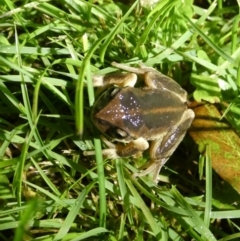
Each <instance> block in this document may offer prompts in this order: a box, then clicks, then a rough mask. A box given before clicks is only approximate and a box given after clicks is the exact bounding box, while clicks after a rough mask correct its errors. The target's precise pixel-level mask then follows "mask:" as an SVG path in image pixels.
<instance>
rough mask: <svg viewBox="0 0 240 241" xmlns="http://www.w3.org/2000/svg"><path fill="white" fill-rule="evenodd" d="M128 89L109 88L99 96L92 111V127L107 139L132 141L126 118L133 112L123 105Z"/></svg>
mask: <svg viewBox="0 0 240 241" xmlns="http://www.w3.org/2000/svg"><path fill="white" fill-rule="evenodd" d="M128 88H129V87H126V88H120V87H116V86H112V87H110V88H109V89H107V90H105V91H104V92H103V93H102V94H101V95H100V96H99V98H98V99H97V100H96V102H95V103H94V105H93V109H92V121H93V123H94V125H95V126H96V127H97V128H98V129H99V130H100V131H101V132H102V133H103V134H104V135H106V136H107V137H109V138H111V139H114V140H118V141H121V142H128V141H130V140H132V139H133V137H132V135H131V130H130V128H131V127H130V126H129V125H128V124H127V123H128V121H129V120H127V116H130V115H129V112H132V111H133V110H132V109H131V108H130V107H128V106H126V104H124V97H125V95H126V91H127V89H128ZM127 105H128V104H127Z"/></svg>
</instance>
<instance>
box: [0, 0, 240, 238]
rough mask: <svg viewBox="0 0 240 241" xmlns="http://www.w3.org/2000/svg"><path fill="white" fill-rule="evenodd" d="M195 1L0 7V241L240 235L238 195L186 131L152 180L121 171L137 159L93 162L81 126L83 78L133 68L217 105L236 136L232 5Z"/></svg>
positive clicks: (85, 125)
mask: <svg viewBox="0 0 240 241" xmlns="http://www.w3.org/2000/svg"><path fill="white" fill-rule="evenodd" d="M199 2H202V1H195V2H194V3H193V2H192V1H190V0H188V1H180V0H174V1H167V0H162V1H160V2H159V4H157V5H156V6H155V7H142V6H141V5H140V4H139V3H138V2H137V1H136V2H132V4H123V3H121V2H112V1H110V0H109V1H100V0H99V1H88V2H87V1H82V0H76V1H69V0H61V1H35V2H30V1H29V2H28V1H18V2H16V1H10V0H6V1H2V4H1V6H0V10H1V12H0V29H1V34H0V53H1V55H0V63H1V65H0V72H1V75H0V110H1V113H0V139H1V146H0V160H1V162H0V197H1V201H0V207H1V208H0V217H1V218H0V239H1V240H4V241H5V240H14V241H18V240H38V241H40V240H41V241H47V240H49V241H50V240H54V241H56V240H72V241H73V240H74V241H77V240H174V241H180V240H199V241H204V240H206V241H214V240H219V241H220V240H221V241H226V240H238V239H239V237H240V226H239V225H240V223H239V217H240V207H239V194H238V193H237V192H236V191H235V190H234V189H233V188H232V187H231V185H229V184H228V183H226V182H225V181H223V180H222V179H221V178H220V177H219V176H218V175H217V174H216V173H215V172H214V171H212V167H211V161H212V158H213V157H212V153H211V147H210V146H209V145H205V146H204V147H203V148H202V150H203V152H201V153H199V152H198V147H197V145H196V144H195V143H193V141H192V140H191V138H190V137H189V136H186V138H185V139H184V141H183V142H182V143H181V145H180V148H178V149H177V150H176V152H175V153H174V155H173V156H172V157H171V160H170V161H169V162H168V163H167V164H166V167H165V168H163V170H162V171H161V173H160V176H159V178H160V182H159V184H158V185H155V184H154V183H153V182H152V180H151V178H150V177H148V176H147V177H142V178H139V179H134V178H132V175H131V174H132V172H135V171H136V170H137V169H136V168H137V166H139V165H140V162H143V161H146V159H147V154H146V156H145V155H144V156H143V158H142V159H141V158H139V159H138V160H134V159H132V158H129V159H118V160H104V159H103V158H102V155H101V141H100V139H99V134H96V133H97V131H96V130H95V129H94V127H93V124H92V123H91V119H90V113H91V112H90V111H91V106H92V105H93V103H94V99H95V91H94V89H93V86H92V75H93V74H97V75H104V74H107V73H110V72H113V71H114V70H115V69H114V68H113V67H111V62H113V61H115V62H120V63H127V64H128V65H137V64H139V63H144V64H145V65H147V66H151V67H154V68H156V69H158V70H160V71H161V72H163V73H164V74H167V75H169V76H171V77H172V78H173V79H175V80H176V81H177V82H178V83H179V84H181V85H182V86H183V88H185V89H186V90H188V93H189V99H190V100H191V101H193V99H195V100H196V101H203V102H204V103H206V102H210V103H215V102H220V103H224V105H221V108H222V111H223V112H224V111H225V112H224V117H226V118H227V119H228V121H229V122H230V123H231V125H232V126H233V127H234V128H235V130H236V132H238V131H239V121H238V120H239V113H240V111H239V104H238V102H239V100H238V89H239V71H238V69H239V52H240V48H239V34H238V33H239V5H237V2H234V1H221V0H218V1H205V2H204V3H203V5H200V4H199ZM92 149H95V150H96V161H95V160H94V159H95V158H94V157H88V158H87V157H84V156H83V154H82V153H83V151H84V150H92ZM219 165H221V163H219Z"/></svg>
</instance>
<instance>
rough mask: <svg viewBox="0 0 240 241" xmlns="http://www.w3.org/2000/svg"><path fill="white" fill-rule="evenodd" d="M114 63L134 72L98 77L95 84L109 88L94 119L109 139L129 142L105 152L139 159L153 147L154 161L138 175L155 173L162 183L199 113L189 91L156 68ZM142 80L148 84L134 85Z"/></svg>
mask: <svg viewBox="0 0 240 241" xmlns="http://www.w3.org/2000/svg"><path fill="white" fill-rule="evenodd" d="M112 65H113V66H114V67H117V68H119V69H123V70H126V71H127V72H129V73H125V74H123V73H121V74H119V73H118V74H110V75H106V76H97V77H95V78H94V79H93V84H94V86H103V87H105V90H104V91H103V92H102V93H101V94H100V96H99V97H98V99H97V100H96V102H95V104H94V106H93V109H92V120H93V123H94V124H95V126H96V127H97V128H98V129H99V130H100V131H101V132H102V133H103V134H104V135H105V136H106V137H107V138H110V139H111V140H113V141H117V142H122V143H124V144H122V145H113V144H112V143H109V142H108V146H109V147H110V149H105V150H103V154H104V155H105V156H107V157H108V158H119V157H128V156H134V157H137V156H139V155H141V154H142V152H143V151H145V150H147V149H149V153H150V160H149V161H148V163H147V164H145V165H144V170H142V171H141V172H139V173H136V174H134V175H135V176H144V175H146V174H149V173H153V179H154V180H155V181H157V176H158V173H159V172H160V170H161V167H162V166H163V165H164V164H165V162H166V161H167V160H168V159H169V157H170V156H171V155H172V153H173V152H174V151H175V149H176V148H177V146H178V145H179V143H180V142H181V141H182V139H183V137H184V135H185V134H186V131H187V129H188V128H189V127H190V125H191V123H192V120H193V118H194V112H193V111H192V110H191V109H188V107H187V93H186V91H185V90H183V89H182V88H181V87H180V85H178V84H177V83H176V82H175V81H174V80H172V79H171V78H169V77H167V76H165V75H163V74H161V73H160V72H158V71H157V70H155V69H153V68H149V67H145V66H141V67H140V68H133V67H130V66H127V65H124V64H118V63H113V64H112ZM138 79H139V80H143V81H144V84H145V86H144V87H140V88H135V87H134V85H135V84H136V82H137V80H138ZM106 87H107V88H106ZM84 154H85V155H93V154H94V152H91V151H86V152H85V153H84Z"/></svg>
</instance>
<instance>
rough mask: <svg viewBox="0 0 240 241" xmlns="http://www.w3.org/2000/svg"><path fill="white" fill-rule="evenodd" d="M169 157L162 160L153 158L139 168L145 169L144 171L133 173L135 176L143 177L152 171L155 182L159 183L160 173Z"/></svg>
mask: <svg viewBox="0 0 240 241" xmlns="http://www.w3.org/2000/svg"><path fill="white" fill-rule="evenodd" d="M167 160H168V158H163V159H161V160H151V161H149V162H147V163H146V164H144V165H143V166H142V167H140V168H139V169H144V170H143V171H140V172H137V173H134V174H133V177H134V178H136V177H143V176H146V175H148V174H150V173H152V178H153V181H154V182H155V183H158V174H159V173H160V171H161V169H162V167H163V166H164V164H165V163H166V162H167Z"/></svg>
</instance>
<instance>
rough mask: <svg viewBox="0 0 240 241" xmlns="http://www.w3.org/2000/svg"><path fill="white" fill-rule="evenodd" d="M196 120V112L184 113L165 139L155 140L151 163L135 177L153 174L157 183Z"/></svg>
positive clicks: (152, 145) (152, 147) (187, 111)
mask: <svg viewBox="0 0 240 241" xmlns="http://www.w3.org/2000/svg"><path fill="white" fill-rule="evenodd" d="M193 118H194V112H193V111H192V110H191V109H188V110H186V111H185V112H184V114H183V116H182V119H181V120H180V122H179V123H178V124H177V125H176V126H174V127H173V128H172V129H171V130H170V131H169V132H168V133H167V134H166V135H165V136H164V137H163V138H161V139H158V140H154V141H152V142H151V145H150V157H151V159H150V161H149V162H148V163H147V165H145V166H144V168H146V169H145V170H143V171H142V172H139V173H135V174H134V176H135V177H137V176H145V175H147V174H149V173H152V174H153V180H154V181H155V182H157V177H158V174H159V172H160V170H161V168H162V167H163V165H164V164H165V163H166V162H167V160H168V159H169V157H170V156H171V155H172V154H173V152H174V151H175V150H176V148H177V147H178V145H179V143H180V142H181V141H182V139H183V137H184V136H185V134H186V132H187V129H188V128H189V127H190V125H191V123H192V120H193Z"/></svg>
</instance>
